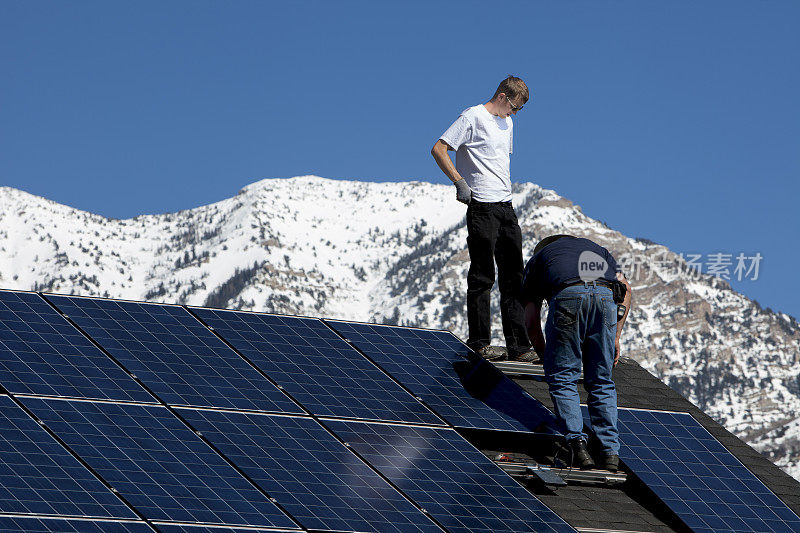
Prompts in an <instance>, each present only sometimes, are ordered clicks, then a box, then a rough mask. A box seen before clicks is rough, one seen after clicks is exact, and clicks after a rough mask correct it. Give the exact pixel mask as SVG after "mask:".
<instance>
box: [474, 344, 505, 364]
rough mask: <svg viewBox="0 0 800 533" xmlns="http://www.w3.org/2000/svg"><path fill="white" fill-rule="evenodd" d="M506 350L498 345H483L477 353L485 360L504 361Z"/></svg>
mask: <svg viewBox="0 0 800 533" xmlns="http://www.w3.org/2000/svg"><path fill="white" fill-rule="evenodd" d="M507 353H508V352H506V350H504V349H503V348H500V347H499V346H484V347H483V348H481V349H479V350H478V355H480V356H481V357H483V358H484V359H486V360H487V361H504V360H505V359H506V358H507V357H508V355H507Z"/></svg>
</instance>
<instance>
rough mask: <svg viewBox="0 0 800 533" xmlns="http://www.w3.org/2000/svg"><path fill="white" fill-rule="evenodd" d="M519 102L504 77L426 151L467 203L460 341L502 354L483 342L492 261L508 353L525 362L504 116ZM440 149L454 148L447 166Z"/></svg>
mask: <svg viewBox="0 0 800 533" xmlns="http://www.w3.org/2000/svg"><path fill="white" fill-rule="evenodd" d="M527 101H528V87H527V86H526V85H525V82H523V81H522V80H521V79H519V78H515V77H514V76H509V77H508V78H506V79H505V80H503V81H502V82H501V83H500V86H499V87H498V88H497V90H496V91H495V93H494V96H493V97H492V99H491V100H489V101H488V102H486V103H485V104H480V105H476V106H474V107H470V108H469V109H466V110H465V111H464V112H463V113H461V116H459V117H458V119H457V120H456V121H455V122H453V124H452V126H450V127H449V128H448V129H447V131H445V132H444V134H442V136H441V137H440V138H439V140H438V141H437V142H436V144H434V145H433V149H431V155H433V158H434V159H435V160H436V163H437V164H438V165H439V168H441V169H442V172H444V173H445V174H446V175H447V177H448V178H450V180H452V182H453V184H454V185H455V186H456V199H457V200H458V201H459V202H463V203H465V204H467V206H468V207H467V231H468V232H469V236H468V237H467V247H468V248H469V259H470V267H469V273H468V275H467V322H468V323H469V339H468V340H467V345H469V347H470V348H472V349H473V350H475V351H476V352H477V353H478V354H480V355H481V356H482V357H484V358H486V359H489V360H501V359H505V357H506V354H505V353H504V352H503V351H502V350H500V349H498V348H495V347H492V346H490V341H491V317H490V316H489V308H490V302H491V292H490V291H491V290H492V285H494V279H495V273H494V266H495V261H496V262H497V273H498V285H499V288H500V313H501V317H502V320H503V333H504V335H505V338H506V348H507V352H508V357H509V358H510V359H512V360H515V361H527V362H531V361H535V360H537V359H538V357H537V355H536V352H534V351H533V350H532V349H531V344H530V341H529V340H528V336H527V334H526V331H525V324H524V312H523V308H522V304H521V302H520V300H519V294H520V289H521V286H522V266H523V265H522V232H521V231H520V228H519V224H518V223H517V215H516V213H514V208H513V207H512V206H511V172H510V155H511V152H512V147H513V126H514V124H513V122H512V121H511V115H516V114H517V112H519V111H520V110H521V109H522V106H523V105H525V102H527ZM448 150H454V151H455V152H456V164H455V166H453V162H452V161H451V160H450V156H449V155H447V151H448Z"/></svg>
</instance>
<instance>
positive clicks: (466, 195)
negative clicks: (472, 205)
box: [453, 178, 472, 205]
mask: <svg viewBox="0 0 800 533" xmlns="http://www.w3.org/2000/svg"><path fill="white" fill-rule="evenodd" d="M453 185H455V186H456V200H458V201H459V202H461V203H462V204H467V205H469V202H470V200H472V189H470V188H469V185H467V181H466V180H465V179H464V178H461V179H460V180H458V181H457V182H455V183H454V184H453Z"/></svg>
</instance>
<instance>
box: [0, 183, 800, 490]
mask: <svg viewBox="0 0 800 533" xmlns="http://www.w3.org/2000/svg"><path fill="white" fill-rule="evenodd" d="M453 196H454V192H453V190H452V188H451V187H448V186H444V185H432V184H427V183H417V182H411V183H362V182H353V181H334V180H326V179H323V178H318V177H314V176H304V177H298V178H291V179H269V180H263V181H260V182H257V183H254V184H252V185H249V186H247V187H245V188H244V189H242V191H240V192H239V194H238V195H236V196H235V197H233V198H229V199H227V200H223V201H221V202H218V203H215V204H212V205H208V206H203V207H198V208H196V209H191V210H187V211H181V212H179V213H170V214H165V215H145V216H139V217H136V218H133V219H129V220H113V219H107V218H104V217H101V216H97V215H93V214H91V213H87V212H83V211H79V210H76V209H72V208H70V207H66V206H63V205H60V204H56V203H54V202H51V201H48V200H45V199H43V198H39V197H36V196H32V195H30V194H27V193H24V192H22V191H19V190H16V189H11V188H8V187H2V188H0V206H1V207H2V208H1V209H0V288H6V289H24V290H38V291H48V292H57V293H65V294H83V295H95V296H106V297H112V298H124V299H132V300H147V301H159V302H173V303H175V302H178V303H186V304H192V305H208V306H213V307H228V308H236V309H246V310H259V311H272V312H279V313H290V314H301V315H312V316H324V317H335V318H345V319H353V320H364V321H378V322H385V323H402V324H408V325H419V326H425V327H435V328H448V329H451V330H452V331H454V332H455V333H456V334H458V335H459V336H461V337H462V338H464V337H466V319H465V316H464V315H465V313H464V311H465V294H464V291H465V277H466V269H467V266H468V263H469V257H468V254H467V251H466V228H465V227H464V224H463V218H464V211H465V209H464V206H462V205H461V204H458V203H457V202H455V200H454V198H453ZM514 205H515V207H516V210H517V214H518V215H519V219H520V226H521V227H522V232H523V241H524V250H525V254H526V256H527V255H529V253H530V252H531V251H532V249H533V247H534V246H535V244H536V242H538V240H539V239H541V238H542V237H543V236H546V235H549V234H552V233H571V234H578V235H582V236H586V237H588V238H591V239H593V240H595V241H597V242H599V243H601V244H603V245H604V246H606V247H607V248H609V249H610V250H611V251H612V252H613V253H614V255H615V256H616V257H617V258H618V259H620V258H623V259H624V258H628V259H630V261H629V262H628V263H627V264H626V272H627V273H628V276H629V277H630V278H632V284H633V287H634V298H635V300H634V306H633V310H632V311H631V315H630V317H629V319H628V326H626V328H625V331H624V333H623V354H624V355H628V356H630V357H633V358H634V359H636V360H637V361H639V362H640V363H641V364H642V365H643V366H644V367H645V368H647V369H648V370H650V371H651V372H652V373H653V374H655V375H656V376H658V377H659V378H661V379H663V380H664V381H665V382H666V383H668V384H669V385H670V386H671V387H673V388H674V389H676V390H678V391H679V392H681V393H682V394H684V395H685V396H686V397H687V398H689V399H690V400H691V401H692V402H694V403H695V404H696V405H698V406H699V407H700V408H701V409H703V410H704V411H706V412H708V413H709V414H710V415H711V416H713V417H714V418H715V419H716V420H718V421H719V422H721V423H722V424H724V425H725V426H726V427H727V428H728V429H730V430H731V431H733V432H734V433H736V434H737V435H739V436H740V437H742V438H744V439H745V440H747V441H748V442H750V443H751V444H752V445H753V446H754V447H756V448H757V449H758V450H761V451H762V452H763V453H765V454H766V455H767V456H769V457H770V458H771V459H772V460H773V461H775V462H776V463H777V464H778V465H779V466H781V467H783V468H784V469H785V470H786V471H787V472H789V473H790V474H792V475H793V476H794V477H795V478H798V479H800V418H798V417H800V326H799V325H798V323H797V322H796V321H795V320H793V319H791V318H789V317H787V316H786V315H780V314H776V313H772V312H769V311H765V310H762V309H761V308H760V307H759V306H758V305H757V304H756V303H754V302H753V301H751V300H749V299H747V298H746V297H744V296H742V295H740V294H738V293H736V292H734V291H733V290H732V289H731V288H730V286H729V285H728V284H727V283H726V282H724V281H721V280H718V279H716V278H713V277H709V276H706V275H697V274H693V273H692V272H691V270H690V269H689V268H688V266H687V264H686V263H685V262H684V261H683V259H682V258H681V257H679V256H678V255H677V254H674V253H672V252H670V251H669V250H667V249H666V248H665V247H663V246H659V245H655V244H653V243H649V242H644V241H639V240H635V239H630V238H628V237H626V236H624V235H622V234H620V233H618V232H616V231H613V230H612V229H610V228H608V227H606V226H605V225H604V224H603V223H601V222H599V221H597V220H593V219H591V218H589V217H587V216H585V215H584V214H583V213H582V212H581V210H580V208H579V207H578V206H575V205H573V204H572V203H571V202H569V201H568V200H566V199H564V198H562V197H560V196H558V195H557V194H555V193H554V192H553V191H549V190H545V189H542V188H540V187H538V186H536V185H533V184H530V183H525V184H520V185H517V186H515V193H514ZM622 262H623V263H625V261H624V260H623V261H622ZM493 304H496V298H495V301H494V302H493ZM494 315H495V316H496V317H497V320H496V323H495V324H494V331H495V332H496V333H497V334H499V333H500V325H499V316H498V315H499V313H494ZM497 340H498V341H499V340H500V339H499V338H498V339H497Z"/></svg>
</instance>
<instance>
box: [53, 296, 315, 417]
mask: <svg viewBox="0 0 800 533" xmlns="http://www.w3.org/2000/svg"><path fill="white" fill-rule="evenodd" d="M45 297H46V298H47V299H48V300H50V301H51V302H53V304H54V305H56V306H57V307H58V308H59V309H61V310H62V311H63V312H64V313H65V314H67V315H68V316H69V317H70V319H71V320H73V321H74V322H75V323H76V324H78V326H80V327H81V329H83V330H84V331H85V332H86V333H87V334H88V335H89V336H90V337H91V338H92V339H94V341H95V342H97V343H98V345H100V346H101V347H102V348H103V349H104V350H105V351H106V352H108V353H109V354H110V355H111V356H113V357H114V358H115V359H116V360H118V361H119V362H120V363H121V364H122V365H124V367H125V368H127V369H128V371H130V372H131V373H133V374H134V375H135V376H137V378H138V379H140V380H141V381H142V382H143V383H144V384H145V386H147V387H148V388H149V389H150V390H151V391H152V392H153V393H154V394H155V395H157V397H158V398H159V399H161V400H162V401H163V402H164V403H166V404H168V405H175V406H190V407H217V408H221V409H240V410H253V411H264V412H281V413H293V414H304V413H305V412H304V411H303V410H302V408H300V407H299V406H297V405H296V404H295V402H294V401H292V400H291V398H289V397H288V396H286V395H285V394H284V393H283V392H281V391H280V390H279V389H278V388H277V387H276V386H275V385H274V384H273V383H272V382H271V381H270V380H269V379H268V378H267V377H265V376H264V375H262V374H261V373H260V372H259V371H258V370H257V369H256V368H254V367H253V366H252V365H250V364H249V363H248V362H247V361H246V360H244V359H243V358H242V357H241V356H239V354H237V353H236V352H235V351H234V350H232V349H231V348H229V347H228V346H227V345H226V344H225V343H224V342H223V341H221V340H220V339H219V338H217V336H216V335H214V333H212V332H211V331H209V329H208V328H207V327H206V326H205V325H204V324H202V323H201V322H200V321H199V320H197V318H195V317H194V316H192V314H191V313H190V312H189V311H188V310H187V309H185V308H184V307H181V306H175V305H166V304H152V303H141V302H127V301H116V300H105V299H97V298H82V297H72V296H57V295H45ZM201 370H202V372H201Z"/></svg>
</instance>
